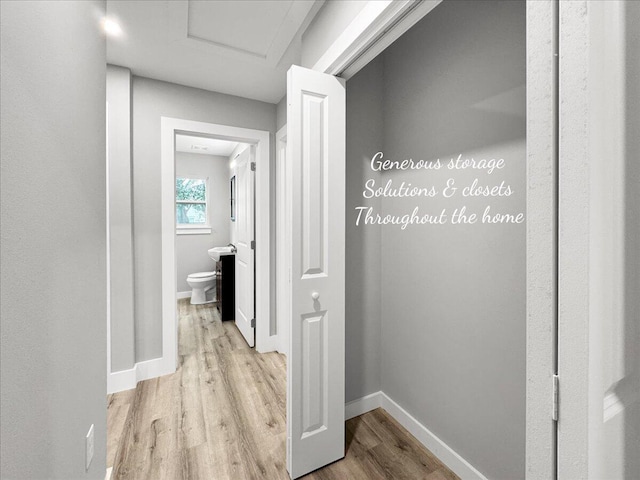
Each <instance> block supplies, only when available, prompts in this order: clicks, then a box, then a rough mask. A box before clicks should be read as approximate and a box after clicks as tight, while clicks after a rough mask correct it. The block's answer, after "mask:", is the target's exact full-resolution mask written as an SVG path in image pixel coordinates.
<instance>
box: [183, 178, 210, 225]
mask: <svg viewBox="0 0 640 480" xmlns="http://www.w3.org/2000/svg"><path fill="white" fill-rule="evenodd" d="M207 184H208V179H207V178H192V177H184V176H183V177H176V228H177V233H179V234H185V233H186V234H189V233H191V234H193V233H211V227H210V225H209V214H208V212H209V205H208V203H209V192H208V191H207V190H208V189H207Z"/></svg>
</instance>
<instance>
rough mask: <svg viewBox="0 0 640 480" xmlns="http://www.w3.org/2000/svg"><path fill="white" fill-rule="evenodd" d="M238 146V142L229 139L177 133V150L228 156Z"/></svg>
mask: <svg viewBox="0 0 640 480" xmlns="http://www.w3.org/2000/svg"><path fill="white" fill-rule="evenodd" d="M237 146H238V142H230V141H229V140H218V139H216V138H206V137H192V136H190V135H176V152H186V153H199V154H202V155H217V156H220V157H228V156H229V155H231V153H232V152H233V150H234V149H235V148H236V147H237Z"/></svg>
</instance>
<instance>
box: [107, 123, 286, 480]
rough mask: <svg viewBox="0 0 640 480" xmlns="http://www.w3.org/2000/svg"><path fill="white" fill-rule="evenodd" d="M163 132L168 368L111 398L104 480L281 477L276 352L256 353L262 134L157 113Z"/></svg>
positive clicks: (261, 287) (264, 166)
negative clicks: (109, 470)
mask: <svg viewBox="0 0 640 480" xmlns="http://www.w3.org/2000/svg"><path fill="white" fill-rule="evenodd" d="M162 140H163V149H162V161H163V164H162V167H163V170H162V173H163V175H162V180H163V184H162V187H163V189H162V200H163V210H162V214H163V234H165V235H163V278H162V279H163V305H164V306H165V313H167V315H166V316H164V317H163V320H164V322H163V333H165V335H163V346H164V348H163V360H164V362H165V365H166V367H167V369H168V370H169V369H171V368H172V365H171V360H173V362H174V364H173V365H175V367H173V368H175V373H174V371H167V372H166V373H169V374H166V375H163V376H159V377H156V378H153V379H149V380H146V381H143V382H141V383H139V384H138V385H137V387H136V389H135V390H128V391H125V392H120V393H116V394H114V395H111V396H110V397H109V406H108V408H109V423H110V425H109V429H108V430H109V448H108V464H109V463H111V465H112V467H113V471H112V475H113V477H112V478H130V477H131V475H132V471H136V472H138V473H139V474H141V475H142V476H147V477H149V478H159V477H160V476H162V477H164V478H179V477H180V476H181V475H183V476H184V477H185V478H191V477H190V476H189V475H184V469H185V468H187V469H188V470H189V471H193V472H201V473H203V474H206V475H207V476H210V477H212V478H257V477H258V476H267V477H268V478H284V476H283V475H286V470H285V468H284V451H285V447H284V446H285V436H286V433H285V428H286V409H285V398H286V397H285V395H286V379H285V375H286V365H285V359H284V356H283V355H281V354H278V353H275V352H272V353H259V351H258V350H259V349H263V350H264V349H269V348H270V347H269V344H266V343H265V341H264V340H265V337H266V339H267V340H269V338H268V336H270V331H269V329H268V328H269V316H268V315H262V317H260V312H261V311H262V310H261V308H262V309H265V311H267V312H268V310H269V298H270V292H269V289H270V283H269V282H268V281H264V278H263V276H266V277H267V278H268V275H269V270H268V266H269V257H268V252H269V247H268V245H269V244H268V226H269V219H268V215H269V211H268V205H269V202H268V199H269V189H268V185H269V178H268V175H269V168H268V165H269V162H268V151H269V133H268V132H261V131H256V130H248V129H241V128H234V127H226V126H221V125H214V124H204V123H198V122H187V121H183V120H178V119H167V118H163V130H162ZM265 185H266V186H267V188H263V187H264V186H265ZM265 197H266V201H264V199H265ZM261 202H262V203H261ZM265 217H266V218H265ZM165 220H167V221H166V222H165ZM265 234H266V241H264V238H265ZM243 249H244V251H243ZM254 254H255V261H254ZM254 265H255V266H254ZM243 269H244V270H245V271H243ZM260 279H262V281H260ZM256 280H257V281H256ZM230 292H231V295H229V293H230ZM229 300H231V301H232V306H233V308H232V309H229V305H228V301H229ZM254 302H255V303H254ZM170 303H173V305H170ZM254 304H255V309H254ZM256 318H261V319H262V320H263V321H264V322H265V323H259V324H253V322H252V320H253V319H256ZM253 321H255V320H253ZM247 323H248V324H249V325H247ZM247 326H249V328H250V331H249V332H247V328H246V327H247ZM263 326H265V329H264V330H263ZM254 331H255V332H256V333H255V336H254ZM172 335H173V336H172ZM272 342H274V343H275V340H272ZM254 347H258V348H254ZM264 425H267V427H264ZM263 427H264V428H263ZM239 439H241V440H242V441H238V440H239ZM149 442H152V443H153V447H152V448H151V455H149ZM176 447H178V448H179V450H176ZM176 451H183V452H184V451H186V452H189V453H188V455H187V457H188V458H182V460H176V459H177V458H178V457H180V455H177V456H176V455H175V452H176ZM172 452H174V453H173V454H172ZM272 458H281V462H280V464H278V463H277V462H276V463H275V464H274V462H273V461H272V460H271V459H272ZM247 459H251V460H250V461H247ZM109 460H110V461H109Z"/></svg>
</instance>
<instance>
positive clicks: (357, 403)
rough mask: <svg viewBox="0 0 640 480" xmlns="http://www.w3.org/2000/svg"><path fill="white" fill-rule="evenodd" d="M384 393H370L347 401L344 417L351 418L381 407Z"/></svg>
mask: <svg viewBox="0 0 640 480" xmlns="http://www.w3.org/2000/svg"><path fill="white" fill-rule="evenodd" d="M382 395H383V393H382V392H375V393H370V394H369V395H365V396H364V397H361V398H357V399H356V400H353V401H351V402H348V403H346V404H345V406H344V419H345V420H350V419H352V418H354V417H358V416H360V415H364V414H365V413H367V412H370V411H372V410H375V409H376V408H379V407H381V406H382Z"/></svg>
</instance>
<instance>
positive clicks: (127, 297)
mask: <svg viewBox="0 0 640 480" xmlns="http://www.w3.org/2000/svg"><path fill="white" fill-rule="evenodd" d="M107 103H108V105H109V107H108V115H107V116H108V118H107V122H108V124H107V127H108V128H107V132H108V138H107V142H108V150H107V152H108V158H109V248H110V250H111V255H110V259H109V261H110V268H111V270H110V274H111V278H110V286H111V291H110V296H111V302H110V303H111V316H110V319H111V320H110V323H111V337H112V338H115V339H118V341H117V342H112V344H111V370H112V371H114V372H117V371H120V370H128V369H130V368H133V365H134V364H135V344H134V328H135V325H134V321H133V295H134V288H133V212H132V210H131V209H132V204H131V71H130V70H129V69H128V68H122V67H116V66H113V65H107Z"/></svg>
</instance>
